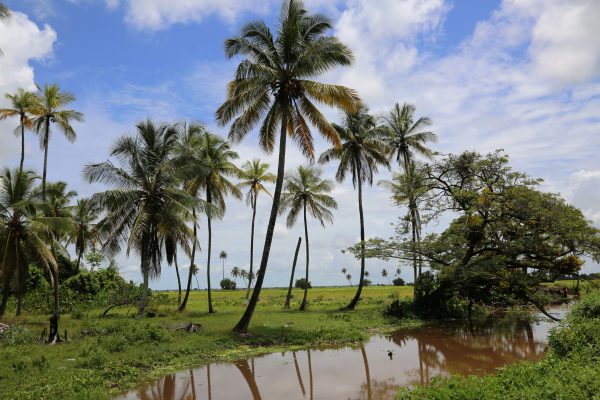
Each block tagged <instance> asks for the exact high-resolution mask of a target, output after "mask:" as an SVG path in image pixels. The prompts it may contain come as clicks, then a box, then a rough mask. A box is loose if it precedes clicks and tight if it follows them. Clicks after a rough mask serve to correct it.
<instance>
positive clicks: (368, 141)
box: [319, 108, 389, 310]
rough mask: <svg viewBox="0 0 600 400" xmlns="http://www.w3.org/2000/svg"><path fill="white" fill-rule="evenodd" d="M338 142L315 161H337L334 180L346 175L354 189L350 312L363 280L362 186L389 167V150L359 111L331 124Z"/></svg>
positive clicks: (373, 122) (379, 132)
mask: <svg viewBox="0 0 600 400" xmlns="http://www.w3.org/2000/svg"><path fill="white" fill-rule="evenodd" d="M334 128H335V130H336V131H337V132H338V135H339V136H340V138H341V139H342V145H341V147H337V148H336V147H333V148H331V149H328V150H326V151H325V152H324V153H323V154H321V156H320V157H319V162H321V163H327V162H330V161H333V160H337V161H338V162H339V165H338V168H337V171H336V174H335V178H336V180H337V181H338V182H343V181H344V180H345V179H346V176H348V175H349V174H350V175H352V185H353V186H354V188H355V189H357V188H358V215H359V221H360V243H361V253H360V279H359V281H358V282H359V283H358V288H357V289H356V294H355V295H354V298H353V299H352V301H351V302H350V303H349V304H348V305H347V306H346V309H348V310H354V308H355V307H356V305H357V304H358V301H359V300H360V294H361V292H362V289H363V280H364V277H365V247H364V246H365V219H364V213H363V198H362V197H363V196H362V185H363V183H367V184H369V185H372V184H373V175H374V174H375V173H376V172H377V169H378V167H379V166H380V165H383V166H385V167H386V168H389V162H388V154H389V147H388V146H387V145H386V143H385V140H384V139H385V138H384V133H385V130H384V129H383V128H382V127H381V126H378V125H377V122H376V120H375V118H374V117H373V116H371V115H369V113H368V110H367V109H365V108H363V109H361V110H360V111H359V112H357V113H354V114H346V115H345V117H344V121H343V124H342V125H337V124H336V125H334Z"/></svg>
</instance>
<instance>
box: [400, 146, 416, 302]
mask: <svg viewBox="0 0 600 400" xmlns="http://www.w3.org/2000/svg"><path fill="white" fill-rule="evenodd" d="M403 160H404V173H405V174H406V176H409V177H410V176H412V172H411V170H410V161H409V159H408V154H406V153H405V154H404V155H403ZM411 185H412V181H411ZM408 209H409V213H410V225H411V234H412V239H411V240H412V253H413V254H412V256H413V283H417V269H418V268H419V266H418V264H419V262H418V260H417V253H416V249H417V246H416V245H417V218H416V212H417V211H416V205H415V199H414V196H413V193H412V187H411V190H410V192H409V196H408ZM414 296H417V291H415V294H414Z"/></svg>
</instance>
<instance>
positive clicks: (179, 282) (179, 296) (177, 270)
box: [173, 253, 181, 307]
mask: <svg viewBox="0 0 600 400" xmlns="http://www.w3.org/2000/svg"><path fill="white" fill-rule="evenodd" d="M173 258H174V261H175V273H176V274H177V307H179V306H181V278H180V277H179V265H178V263H177V253H175V254H174V255H173Z"/></svg>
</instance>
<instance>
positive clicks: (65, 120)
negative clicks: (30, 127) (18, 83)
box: [34, 85, 83, 198]
mask: <svg viewBox="0 0 600 400" xmlns="http://www.w3.org/2000/svg"><path fill="white" fill-rule="evenodd" d="M73 101H75V96H74V95H72V94H71V93H68V92H63V91H61V90H60V87H58V85H46V86H44V90H40V93H39V94H38V102H37V107H36V109H35V111H34V114H35V115H36V116H37V117H36V118H35V120H34V126H35V130H36V132H37V134H38V136H39V138H40V147H41V148H42V149H43V150H44V171H43V173H42V196H43V197H44V198H45V197H46V174H47V172H48V145H49V143H50V135H51V124H52V123H54V124H56V125H57V126H58V128H59V130H60V131H62V133H63V134H64V135H65V137H66V138H67V140H69V141H70V142H73V141H74V140H75V138H76V137H77V135H76V133H75V130H74V129H73V126H71V123H72V122H73V121H79V122H81V121H83V114H82V113H80V112H79V111H75V110H66V109H64V107H65V106H66V105H68V104H69V103H72V102H73Z"/></svg>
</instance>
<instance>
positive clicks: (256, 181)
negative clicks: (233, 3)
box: [238, 158, 277, 301]
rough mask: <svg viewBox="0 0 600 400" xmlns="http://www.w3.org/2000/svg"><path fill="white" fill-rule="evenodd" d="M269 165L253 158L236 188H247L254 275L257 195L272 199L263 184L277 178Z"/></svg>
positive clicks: (248, 292)
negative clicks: (250, 215) (261, 193)
mask: <svg viewBox="0 0 600 400" xmlns="http://www.w3.org/2000/svg"><path fill="white" fill-rule="evenodd" d="M268 169H269V164H267V163H263V162H261V161H260V159H258V158H255V159H254V160H252V161H246V162H245V163H244V165H242V168H241V169H240V175H239V178H240V179H241V180H242V181H241V182H240V183H239V184H238V186H240V187H247V188H248V193H247V194H246V203H247V204H249V205H250V207H252V227H251V229H250V274H251V275H252V274H253V273H254V270H253V265H254V221H255V219H256V202H257V200H258V194H259V193H260V192H265V193H266V194H268V195H269V196H270V197H273V195H272V194H271V192H269V190H268V189H267V188H266V187H265V186H264V185H263V183H264V182H269V183H274V182H275V180H276V179H277V177H276V176H275V175H273V174H272V173H270V172H268ZM251 287H252V280H251V279H250V280H249V281H248V289H247V290H246V301H247V300H248V298H249V297H250V288H251Z"/></svg>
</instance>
